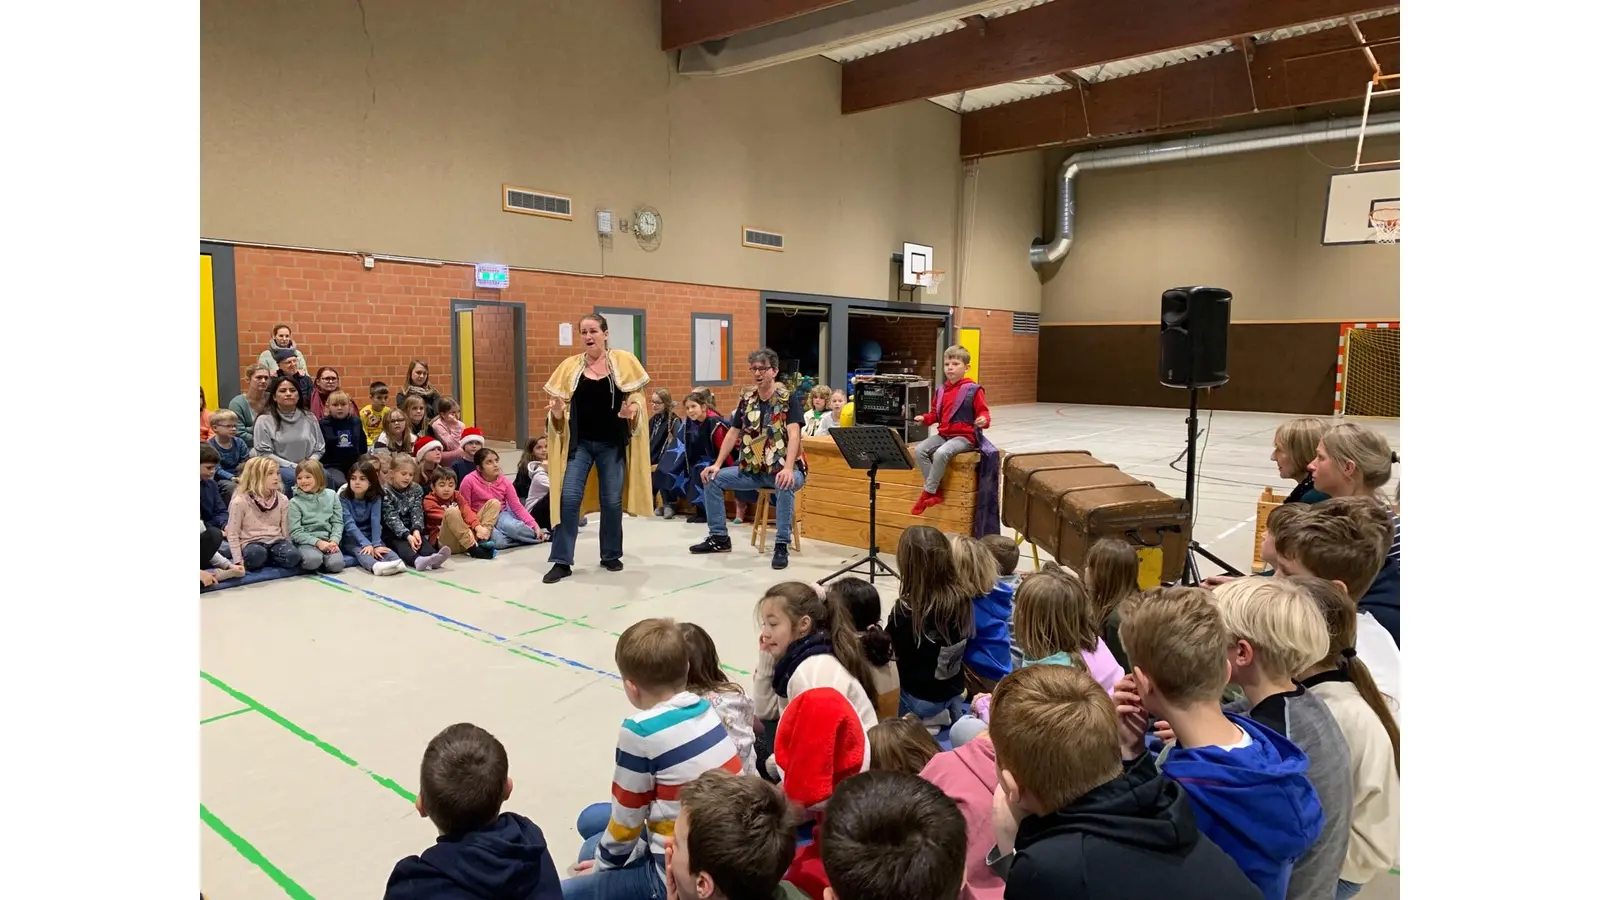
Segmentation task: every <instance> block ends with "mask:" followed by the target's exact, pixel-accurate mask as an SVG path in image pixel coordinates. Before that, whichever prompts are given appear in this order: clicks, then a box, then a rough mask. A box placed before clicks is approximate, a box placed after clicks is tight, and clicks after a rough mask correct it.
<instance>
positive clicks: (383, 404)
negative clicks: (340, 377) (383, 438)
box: [361, 381, 389, 446]
mask: <svg viewBox="0 0 1600 900" xmlns="http://www.w3.org/2000/svg"><path fill="white" fill-rule="evenodd" d="M367 400H368V403H367V405H366V406H363V407H361V431H362V432H363V433H364V434H366V436H367V445H368V446H371V445H372V443H373V442H374V441H376V440H377V439H378V435H380V434H383V417H384V416H386V415H388V414H389V386H388V385H387V384H384V383H383V382H381V381H374V382H373V383H372V384H370V385H368V386H367Z"/></svg>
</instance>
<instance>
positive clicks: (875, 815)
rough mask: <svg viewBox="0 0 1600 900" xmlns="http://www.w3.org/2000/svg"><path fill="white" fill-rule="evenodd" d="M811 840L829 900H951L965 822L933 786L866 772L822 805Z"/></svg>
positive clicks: (957, 891) (957, 887) (957, 886)
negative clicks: (819, 858)
mask: <svg viewBox="0 0 1600 900" xmlns="http://www.w3.org/2000/svg"><path fill="white" fill-rule="evenodd" d="M817 842H818V843H819V844H821V846H822V866H823V869H824V870H825V871H826V872H827V886H828V890H829V892H830V893H831V895H832V896H833V898H834V900H911V898H916V900H956V898H957V897H959V896H960V895H961V884H962V880H963V878H962V875H963V871H964V862H965V858H966V853H967V831H966V823H965V822H963V821H962V819H961V811H960V810H958V809H957V808H956V805H955V802H954V801H952V800H951V799H950V798H949V797H946V796H945V795H944V794H943V793H941V792H940V791H939V789H938V788H936V787H934V786H933V785H931V784H929V783H927V782H926V781H923V780H922V779H920V778H918V777H916V776H914V775H907V774H905V773H903V772H864V773H862V774H860V775H857V776H855V777H854V778H851V779H849V780H847V781H845V782H844V783H843V784H841V785H839V788H838V790H836V791H835V792H834V794H833V799H832V800H831V801H829V804H828V817H827V818H826V819H824V820H823V822H822V829H821V834H820V835H819V836H818V838H817Z"/></svg>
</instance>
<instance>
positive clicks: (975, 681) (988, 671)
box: [949, 534, 1014, 697]
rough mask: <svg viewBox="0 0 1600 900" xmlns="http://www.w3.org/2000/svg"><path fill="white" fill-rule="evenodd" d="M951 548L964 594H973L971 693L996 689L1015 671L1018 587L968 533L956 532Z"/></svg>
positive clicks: (967, 668)
mask: <svg viewBox="0 0 1600 900" xmlns="http://www.w3.org/2000/svg"><path fill="white" fill-rule="evenodd" d="M949 537H950V550H951V553H952V554H953V555H954V559H955V564H956V578H957V580H959V581H960V583H961V590H962V592H963V593H965V594H968V595H970V596H971V597H972V640H970V641H967V652H966V654H965V655H964V656H963V661H964V663H965V669H964V674H965V675H966V681H967V696H969V697H970V696H972V695H974V694H981V693H984V692H987V691H992V690H994V686H995V682H997V681H999V680H1000V679H1002V678H1004V677H1006V675H1007V673H1009V672H1010V671H1011V603H1012V600H1013V599H1014V598H1013V592H1014V589H1013V588H1012V587H1011V585H1009V584H1002V583H1001V582H1000V571H999V567H998V566H997V565H996V564H995V560H994V554H993V553H990V552H989V548H988V547H985V546H984V545H983V542H982V541H980V540H978V539H977V538H975V537H972V536H971V535H967V534H952V535H950V536H949Z"/></svg>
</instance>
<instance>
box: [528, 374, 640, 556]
mask: <svg viewBox="0 0 1600 900" xmlns="http://www.w3.org/2000/svg"><path fill="white" fill-rule="evenodd" d="M583 360H584V356H583V354H582V353H579V354H577V355H576V356H569V357H567V358H566V359H565V360H564V361H562V363H561V365H559V366H556V370H555V372H554V374H552V375H551V376H550V380H549V381H547V382H545V385H544V392H545V393H546V394H549V395H550V396H552V397H559V398H560V399H561V400H562V401H564V402H565V403H567V411H568V412H569V413H570V412H571V410H572V406H571V404H572V392H573V391H576V390H577V389H578V379H579V378H582V377H583V370H584V361H583ZM606 361H607V363H608V364H609V367H610V369H611V382H612V383H613V384H615V385H616V387H617V390H619V391H622V392H623V393H624V394H627V395H628V397H627V399H628V402H631V403H633V404H634V407H635V409H636V410H637V412H635V413H634V416H633V421H632V422H630V423H629V426H628V427H629V437H628V446H627V447H626V448H624V455H623V467H622V511H623V512H625V513H627V514H628V515H630V516H649V515H650V514H651V513H652V512H653V511H654V510H653V509H652V508H651V493H652V491H651V483H650V427H649V424H648V423H649V414H648V413H647V412H646V410H648V409H649V408H650V406H649V404H648V403H646V402H645V396H644V389H645V386H646V385H648V384H649V383H650V376H649V375H648V374H646V373H645V370H644V366H643V365H642V364H640V362H639V358H638V357H636V356H634V355H633V354H632V353H629V352H628V351H626V350H607V351H606ZM544 427H545V432H544V433H545V440H547V441H548V442H549V445H550V446H549V451H550V461H549V467H550V492H551V494H552V496H551V498H550V499H551V503H550V524H551V525H559V524H561V486H562V485H563V484H565V483H566V481H565V479H566V473H567V453H568V448H570V447H571V446H572V419H571V417H570V416H569V415H563V416H562V417H561V418H560V419H556V418H555V417H554V416H552V415H551V414H550V413H549V412H546V413H545V420H544ZM581 509H582V511H583V512H584V513H586V514H587V513H591V512H595V511H597V510H599V509H600V472H599V470H598V469H591V470H590V471H589V482H588V484H586V485H585V486H584V490H583V505H582V507H581Z"/></svg>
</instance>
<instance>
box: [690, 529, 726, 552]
mask: <svg viewBox="0 0 1600 900" xmlns="http://www.w3.org/2000/svg"><path fill="white" fill-rule="evenodd" d="M689 552H690V553H732V552H733V540H732V539H730V538H729V537H728V536H727V535H725V534H708V535H706V539H705V540H703V541H701V542H700V543H698V544H695V545H694V546H693V547H690V548H689Z"/></svg>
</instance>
